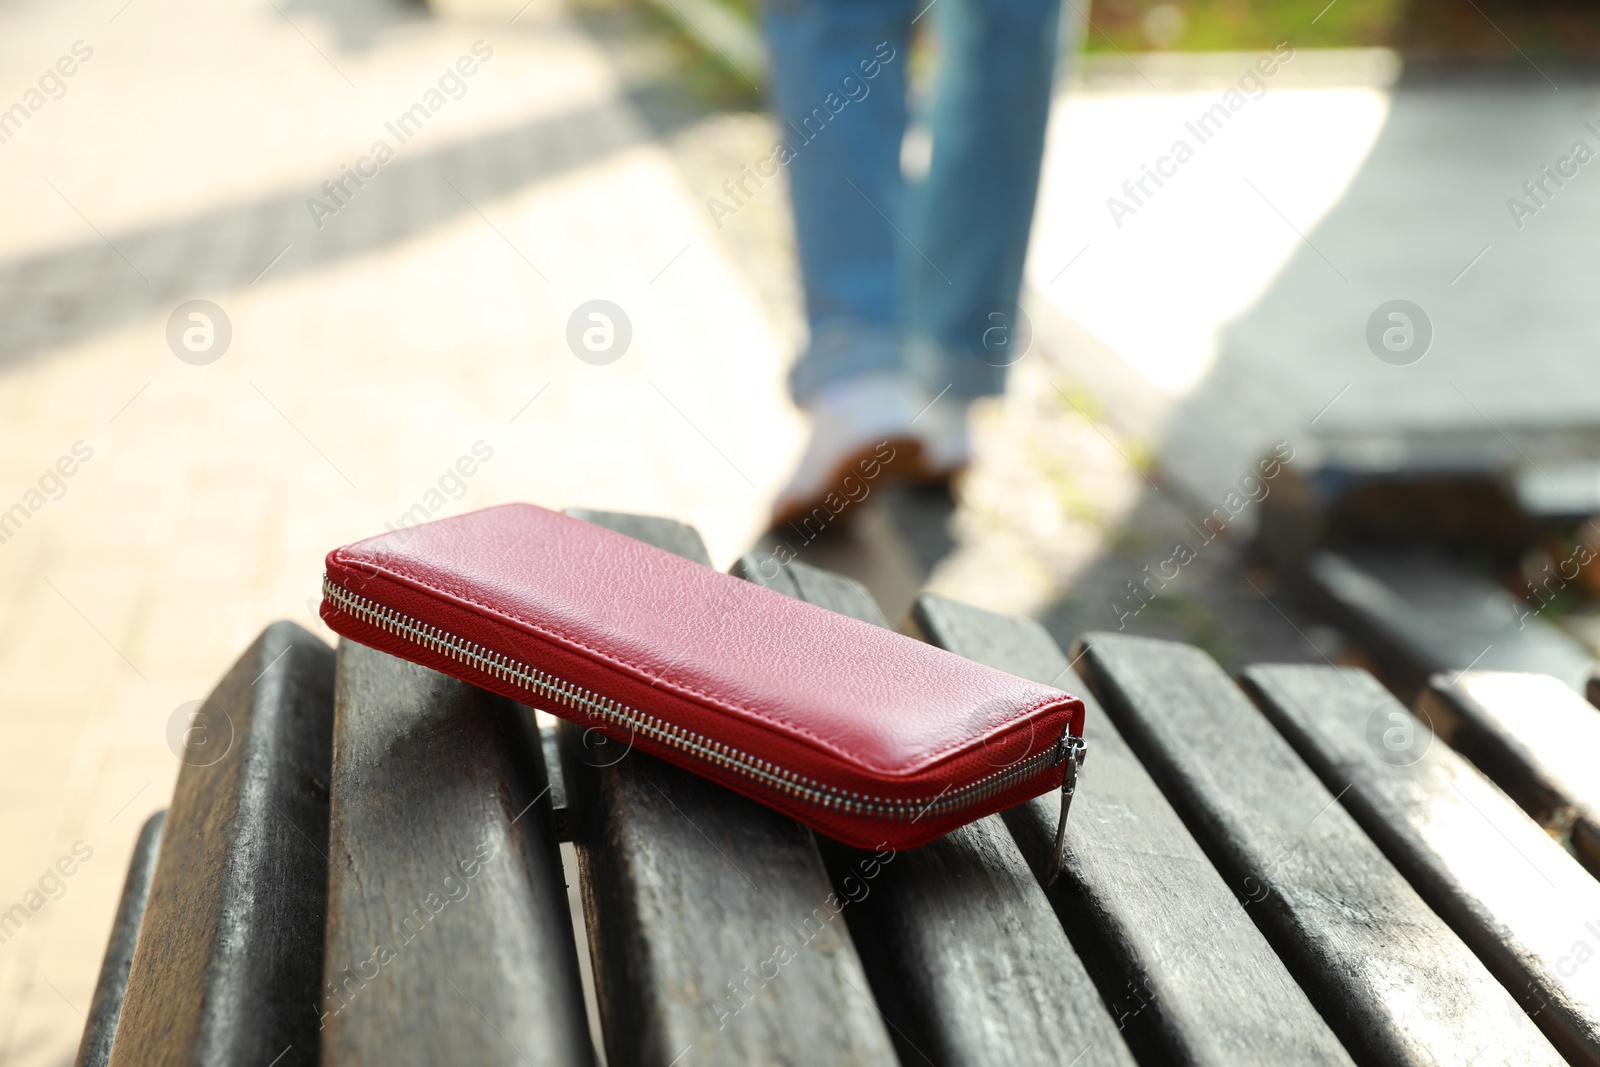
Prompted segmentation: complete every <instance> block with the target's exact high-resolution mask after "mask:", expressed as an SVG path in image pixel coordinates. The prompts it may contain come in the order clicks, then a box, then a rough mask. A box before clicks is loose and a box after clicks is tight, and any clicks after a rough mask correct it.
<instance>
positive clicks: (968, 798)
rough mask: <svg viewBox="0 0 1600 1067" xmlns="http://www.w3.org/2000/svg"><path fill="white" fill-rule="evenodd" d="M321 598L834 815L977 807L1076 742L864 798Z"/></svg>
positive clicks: (413, 626) (374, 613) (443, 637)
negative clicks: (920, 794) (913, 793)
mask: <svg viewBox="0 0 1600 1067" xmlns="http://www.w3.org/2000/svg"><path fill="white" fill-rule="evenodd" d="M322 595H323V596H324V597H326V598H327V599H328V600H329V601H331V602H332V603H333V604H334V606H335V607H337V608H338V609H339V610H340V611H343V612H345V613H346V614H348V615H352V616H354V617H355V618H357V619H360V620H361V621H363V622H365V623H367V624H369V625H372V626H376V627H378V628H379V629H380V630H383V631H385V632H387V633H391V634H394V635H395V636H397V637H402V638H404V639H406V640H408V641H410V642H412V643H414V644H418V645H421V646H422V647H424V648H427V649H429V650H430V651H433V652H437V653H439V654H440V655H443V656H448V657H449V658H451V659H453V660H455V661H457V662H458V663H464V664H466V665H467V666H469V667H473V668H476V669H477V670H480V671H483V672H484V673H485V674H490V675H493V676H494V677H496V678H499V679H501V680H502V681H507V682H512V683H515V684H517V685H520V686H522V687H523V688H525V689H528V690H531V691H532V692H534V693H536V694H538V695H539V696H541V697H543V698H544V699H546V700H553V701H555V702H556V703H558V704H563V705H565V706H566V707H569V708H573V709H575V710H578V711H582V712H584V713H586V714H588V715H590V716H592V717H593V718H596V719H599V720H600V721H602V722H605V723H609V724H611V725H613V726H620V727H624V728H626V729H627V730H628V731H629V732H630V733H631V734H632V733H637V734H642V735H644V736H645V737H648V738H650V739H651V740H653V741H655V742H657V743H658V744H662V745H666V746H667V747H669V748H672V749H676V750H677V751H679V752H684V753H688V754H689V755H692V756H695V757H697V758H699V759H701V760H704V761H706V762H707V763H711V764H714V765H716V766H718V767H723V768H725V769H727V770H731V771H733V772H735V773H737V774H740V775H742V776H744V777H746V778H749V779H751V780H753V781H756V782H760V783H762V784H764V785H767V786H770V787H772V788H774V789H777V790H779V791H780V792H783V793H786V794H788V795H789V796H792V797H796V798H798V799H800V800H803V801H805V802H806V803H808V804H814V805H816V806H818V807H821V808H825V809H827V810H830V811H841V812H845V813H847V814H852V815H870V816H874V817H877V818H882V819H894V820H900V819H909V820H911V821H913V822H915V821H916V820H918V819H921V818H922V817H923V816H924V815H927V814H930V813H932V814H935V815H942V814H947V813H949V812H953V811H957V810H959V809H961V808H964V807H969V806H972V805H975V804H980V803H982V802H983V801H985V800H988V799H989V798H990V797H993V796H995V795H997V794H999V793H1003V792H1005V791H1006V790H1007V789H1010V788H1011V787H1012V786H1014V785H1016V784H1017V783H1018V782H1020V781H1022V780H1024V779H1026V778H1031V777H1033V776H1034V775H1035V774H1038V773H1039V772H1040V771H1041V770H1042V769H1043V768H1045V767H1047V766H1050V765H1053V764H1057V763H1060V762H1061V761H1062V760H1063V759H1064V758H1066V756H1067V754H1068V751H1069V749H1070V748H1071V746H1072V745H1073V744H1076V743H1079V742H1078V739H1077V738H1075V737H1071V736H1070V735H1069V734H1068V733H1066V732H1065V731H1063V733H1062V735H1061V741H1060V742H1058V743H1057V744H1055V745H1052V746H1051V747H1050V748H1049V749H1047V750H1045V751H1044V752H1040V753H1038V754H1036V755H1033V756H1029V757H1028V758H1027V759H1025V760H1023V761H1021V762H1020V763H1016V764H1013V765H1012V766H1010V767H1007V768H1005V769H1003V770H1000V771H996V772H995V773H993V774H991V775H988V776H987V777H985V778H981V779H979V780H978V781H976V782H973V783H971V784H969V785H965V786H962V787H961V788H960V789H946V790H945V791H943V792H941V793H939V794H938V795H936V796H932V797H928V798H925V799H921V800H896V799H893V798H887V797H875V796H869V795H863V794H861V793H856V792H851V791H849V790H844V789H839V788H837V787H835V786H830V785H826V784H824V783H822V782H818V781H816V780H815V779H813V778H808V777H806V776H804V775H801V774H796V773H795V772H794V771H791V770H788V769H786V768H783V767H779V766H777V765H776V764H774V763H772V762H771V761H770V760H764V759H760V758H759V757H756V756H752V755H750V754H749V753H747V752H743V751H741V750H739V749H737V748H734V747H732V746H731V745H725V744H722V743H721V742H719V741H713V740H712V739H711V738H709V737H706V736H705V735H704V734H699V733H695V732H694V731H692V730H685V729H684V728H682V727H680V726H675V725H673V724H672V723H669V722H667V721H666V720H664V719H661V718H659V717H657V716H655V715H649V714H647V713H645V712H642V711H639V710H638V709H636V708H631V707H629V706H627V705H625V704H621V703H618V702H617V701H615V700H612V699H611V698H609V697H604V696H601V695H600V694H598V693H593V692H590V691H589V690H587V689H584V688H581V687H579V686H575V685H573V684H572V683H570V682H567V681H565V680H564V679H561V678H558V677H556V676H555V675H552V674H549V673H548V672H545V671H542V670H540V669H539V668H537V667H534V666H532V665H530V664H528V663H524V662H523V661H521V660H518V659H513V658H512V657H510V656H506V655H503V654H501V653H499V652H495V651H493V650H491V649H487V648H484V647H483V646H482V645H479V644H476V643H475V642H472V641H468V640H466V639H465V638H462V637H457V636H456V635H454V634H451V633H447V632H446V631H444V630H441V629H440V628H439V627H437V626H430V625H428V624H427V623H424V622H421V621H420V620H418V619H415V618H413V617H412V616H410V615H406V614H404V613H402V612H399V611H396V610H394V609H393V608H389V607H385V606H384V605H382V604H379V603H377V602H376V601H373V600H369V599H368V598H366V597H364V596H362V595H360V594H359V593H352V592H350V591H349V590H348V589H345V588H343V587H341V586H339V585H336V584H334V582H333V579H332V578H330V577H329V576H328V575H327V574H324V575H323V576H322Z"/></svg>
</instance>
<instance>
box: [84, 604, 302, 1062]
mask: <svg viewBox="0 0 1600 1067" xmlns="http://www.w3.org/2000/svg"><path fill="white" fill-rule="evenodd" d="M332 720H333V651H332V650H331V649H330V648H328V646H327V645H325V644H324V643H323V642H322V641H320V640H319V639H318V638H316V637H315V636H314V635H312V634H310V633H307V632H306V631H305V630H303V629H301V628H300V627H298V626H296V625H294V624H293V623H288V622H277V623H273V624H272V625H271V626H269V627H267V629H266V630H265V631H264V632H263V633H262V634H261V636H260V637H258V638H256V640H255V642H254V643H253V644H252V645H251V646H250V648H249V649H248V650H246V651H245V653H244V655H242V656H241V657H239V659H238V661H237V662H235V663H234V665H233V666H232V667H231V668H229V670H228V673H227V674H226V675H224V676H223V679H222V681H221V682H219V683H218V684H217V688H216V689H215V690H214V691H213V692H212V693H211V695H210V696H209V697H208V698H207V699H206V701H205V702H204V704H203V706H202V708H201V711H200V714H199V716H198V717H197V718H196V719H195V720H194V726H193V727H192V728H191V729H189V730H188V731H187V732H186V734H185V745H186V747H185V750H184V756H183V759H184V766H183V768H182V770H181V771H180V772H179V774H178V783H177V787H176V788H175V789H174V791H173V796H172V805H171V807H169V808H168V810H167V817H166V821H165V824H164V827H163V829H162V832H161V845H160V849H159V851H158V854H157V859H156V869H155V873H154V875H153V876H152V879H151V883H150V892H149V897H148V899H147V900H146V902H145V908H144V918H143V920H142V922H141V923H140V930H139V939H138V944H137V947H136V948H135V949H134V954H133V963H132V965H131V966H130V967H129V971H128V987H127V993H126V995H125V996H124V998H123V1004H122V1014H121V1017H120V1019H119V1020H118V1023H117V1035H116V1041H115V1043H114V1045H113V1047H112V1050H111V1063H112V1064H114V1065H115V1067H200V1065H205V1067H209V1065H216V1067H232V1065H234V1064H240V1063H270V1062H271V1061H272V1060H273V1059H274V1058H278V1057H281V1058H280V1059H279V1060H278V1065H279V1067H299V1065H303V1064H315V1063H316V1062H317V1037H318V1033H317V1011H316V1004H317V987H318V985H319V984H320V981H321V976H322V934H323V917H324V914H325V908H326V905H327V891H328V883H327V879H328V867H327V852H326V849H327V842H328V772H329V765H330V760H331V747H332V741H333V729H332ZM219 753H220V754H219Z"/></svg>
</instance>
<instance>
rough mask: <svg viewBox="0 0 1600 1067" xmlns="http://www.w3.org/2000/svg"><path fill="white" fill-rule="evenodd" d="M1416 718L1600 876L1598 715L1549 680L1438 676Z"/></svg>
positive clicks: (1511, 675)
mask: <svg viewBox="0 0 1600 1067" xmlns="http://www.w3.org/2000/svg"><path fill="white" fill-rule="evenodd" d="M1419 710H1420V711H1421V712H1422V714H1423V716H1424V717H1425V718H1427V720H1428V722H1429V723H1430V724H1431V725H1432V726H1433V729H1434V732H1435V733H1437V734H1438V735H1439V736H1440V737H1442V738H1444V739H1445V740H1446V741H1448V742H1449V743H1450V746H1451V747H1452V748H1454V749H1455V750H1456V751H1458V752H1460V753H1461V754H1462V755H1464V756H1466V757H1467V758H1468V759H1470V760H1471V761H1472V762H1473V763H1475V764H1476V765H1477V766H1478V769H1479V770H1481V771H1483V772H1484V773H1485V774H1487V775H1488V776H1489V777H1490V778H1492V779H1494V781H1495V784H1497V785H1499V786H1500V788H1501V789H1504V790H1505V791H1506V793H1507V794H1508V795H1509V796H1510V797H1511V798H1512V799H1513V800H1515V801H1516V802H1517V803H1518V804H1521V805H1522V809H1523V810H1524V811H1526V812H1527V813H1528V814H1529V815H1531V816H1532V817H1533V818H1534V820H1535V821H1536V822H1538V823H1539V824H1540V825H1541V826H1543V827H1544V828H1545V829H1546V830H1547V831H1549V832H1550V833H1551V834H1554V835H1555V836H1556V837H1557V838H1558V839H1559V840H1563V841H1566V842H1568V843H1570V845H1571V846H1572V850H1573V851H1574V852H1575V853H1576V854H1577V857H1578V859H1579V860H1580V861H1581V862H1582V863H1583V864H1584V866H1586V867H1588V868H1589V870H1590V871H1591V872H1592V873H1594V874H1596V875H1597V876H1600V712H1596V711H1595V708H1594V705H1592V704H1590V703H1589V702H1588V701H1587V700H1585V699H1584V698H1583V697H1581V696H1579V695H1578V694H1577V693H1575V692H1573V691H1572V689H1571V688H1570V687H1569V686H1566V685H1563V684H1562V683H1561V682H1560V681H1559V680H1558V679H1555V678H1552V677H1550V676H1549V675H1546V674H1523V673H1518V672H1512V671H1468V672H1467V673H1465V674H1462V675H1460V676H1454V675H1444V674H1439V675H1435V676H1434V677H1433V680H1432V681H1431V682H1430V683H1429V685H1428V688H1427V689H1426V690H1424V691H1423V694H1422V699H1421V702H1420V704H1419Z"/></svg>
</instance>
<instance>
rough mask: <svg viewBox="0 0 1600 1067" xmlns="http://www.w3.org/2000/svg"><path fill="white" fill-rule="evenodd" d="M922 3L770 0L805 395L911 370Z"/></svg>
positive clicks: (800, 385) (800, 386) (800, 398)
mask: <svg viewBox="0 0 1600 1067" xmlns="http://www.w3.org/2000/svg"><path fill="white" fill-rule="evenodd" d="M911 3H912V0H769V2H768V3H767V4H766V5H765V8H766V11H765V24H766V32H767V40H768V43H769V48H770V52H771V56H772V74H771V86H770V95H771V98H772V105H773V108H774V110H775V111H776V113H777V116H778V118H779V120H780V122H781V123H782V126H783V128H782V131H781V136H782V138H783V146H784V147H783V148H781V149H779V153H778V154H779V157H780V159H784V161H785V162H786V163H787V170H788V175H789V187H790V190H791V192H792V196H793V202H794V217H795V231H796V237H797V239H798V243H799V248H800V270H801V276H802V280H803V282H804V286H805V300H806V319H807V322H808V325H809V326H810V332H811V336H810V341H809V343H808V345H807V348H806V350H805V352H804V353H803V354H802V355H801V357H800V359H799V361H798V362H797V363H796V365H795V368H794V370H793V372H792V374H791V375H790V388H791V391H792V392H793V394H794V398H795V400H796V402H799V403H802V404H803V403H805V402H806V401H808V400H809V399H810V398H812V397H814V396H815V395H816V394H818V393H819V392H820V391H822V390H824V389H826V388H827V387H828V386H830V385H835V384H836V383H839V382H842V381H847V380H849V379H851V378H859V377H863V376H868V375H874V374H877V375H882V374H895V373H899V372H902V371H903V370H904V354H903V346H902V343H901V322H900V316H901V311H902V306H903V301H902V292H901V284H902V277H903V276H902V274H901V273H900V266H899V265H900V260H899V251H900V250H899V247H898V245H899V244H900V242H901V238H900V236H899V235H898V234H897V233H896V232H895V227H896V226H900V227H901V228H904V223H903V218H902V216H903V212H904V199H905V198H904V188H903V186H904V182H903V180H902V178H901V174H900V142H901V139H902V137H903V135H904V132H905V123H906V102H905V100H906V77H905V66H906V60H907V58H908V57H907V54H906V53H907V47H906V41H907V37H908V34H909V26H910V20H911V16H912V14H913V8H912V6H911Z"/></svg>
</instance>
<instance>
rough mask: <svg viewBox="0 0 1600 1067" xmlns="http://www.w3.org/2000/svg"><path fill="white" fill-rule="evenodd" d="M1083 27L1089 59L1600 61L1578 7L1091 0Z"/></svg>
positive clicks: (1358, 0) (1560, 3)
mask: <svg viewBox="0 0 1600 1067" xmlns="http://www.w3.org/2000/svg"><path fill="white" fill-rule="evenodd" d="M1089 18H1090V21H1091V22H1092V23H1093V28H1092V29H1090V30H1089V33H1088V41H1087V48H1088V51H1090V52H1118V51H1121V52H1143V51H1147V50H1172V51H1186V52H1204V51H1258V50H1265V49H1270V48H1271V47H1272V46H1273V45H1275V44H1277V43H1279V42H1280V41H1287V42H1288V43H1289V44H1291V45H1293V46H1294V47H1295V48H1356V47H1371V46H1388V47H1394V48H1401V49H1405V50H1407V51H1412V52H1422V53H1433V54H1440V55H1457V56H1473V57H1491V58H1496V57H1497V58H1516V57H1517V56H1518V49H1520V50H1521V51H1522V52H1526V53H1532V54H1545V55H1589V56H1593V55H1596V54H1600V10H1597V9H1596V7H1595V5H1594V4H1592V3H1586V2H1580V0H1547V2H1545V3H1541V4H1527V3H1526V2H1523V0H1475V2H1474V3H1470V4H1469V3H1465V2H1458V3H1443V2H1440V0H1333V2H1332V3H1329V2H1328V0H1176V2H1175V0H1095V3H1094V5H1093V6H1092V7H1091V8H1090V10H1089ZM1513 41H1514V42H1516V43H1515V45H1513V44H1512V43H1511V42H1513Z"/></svg>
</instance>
